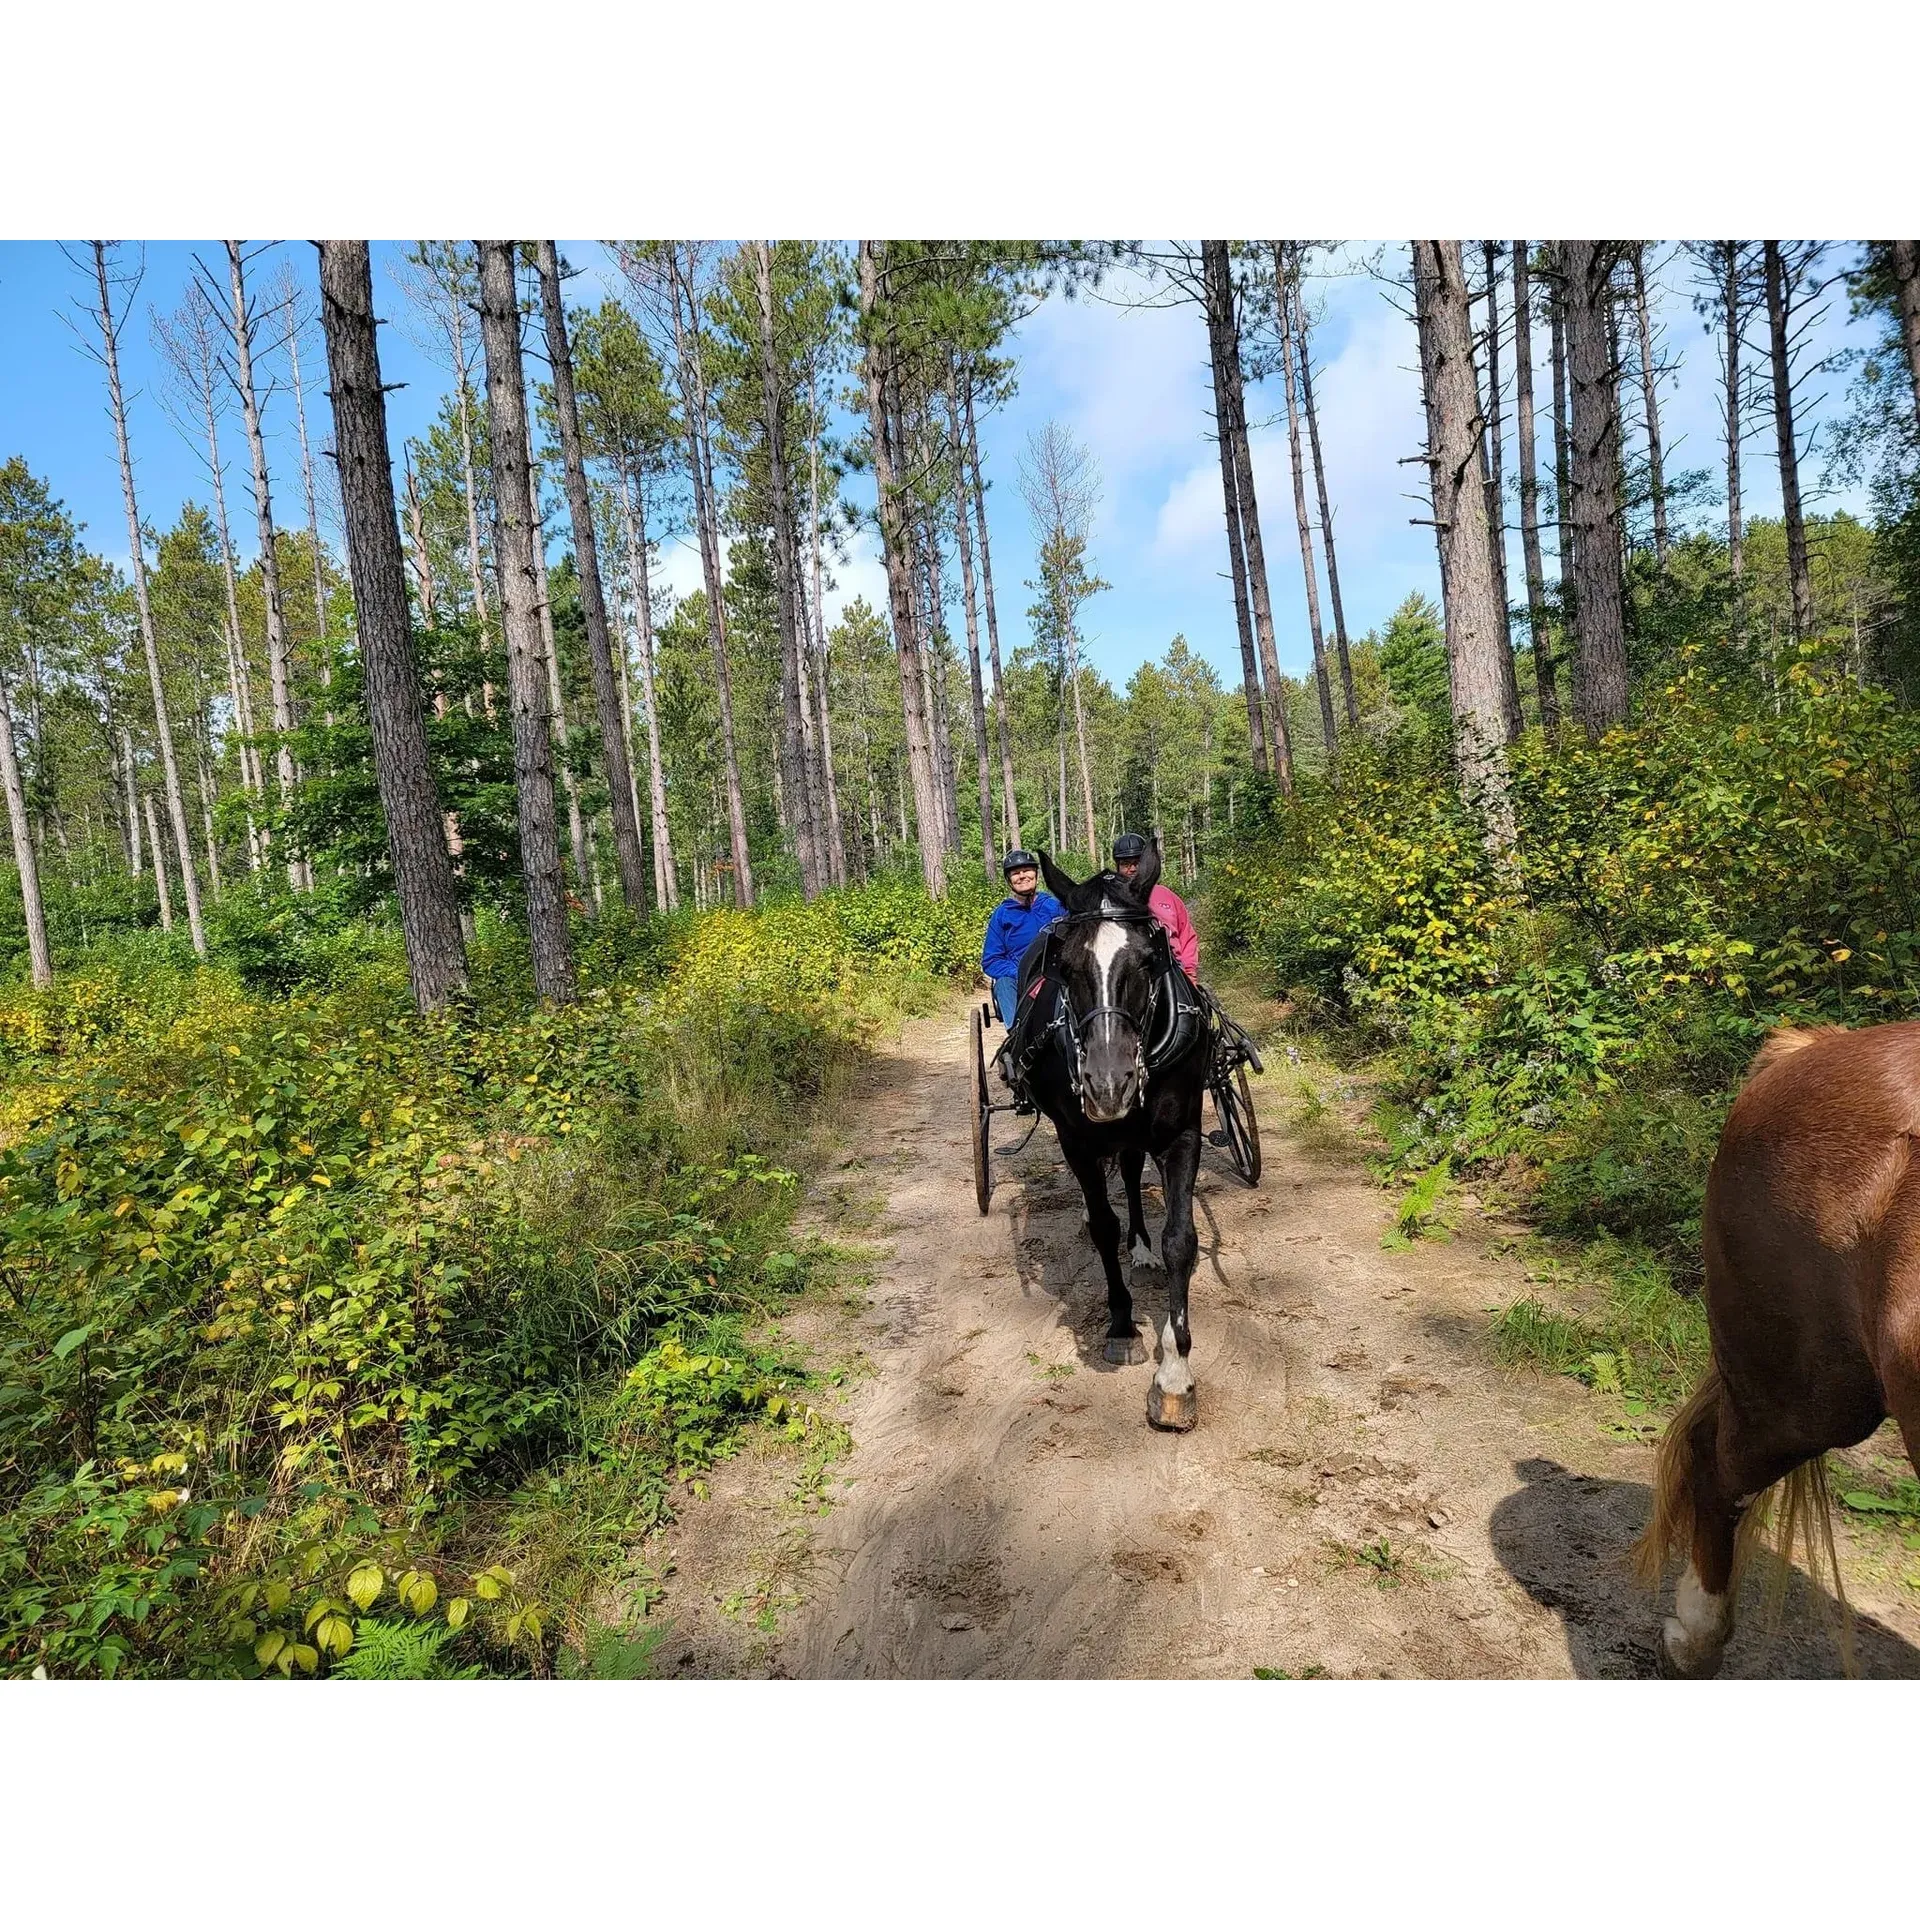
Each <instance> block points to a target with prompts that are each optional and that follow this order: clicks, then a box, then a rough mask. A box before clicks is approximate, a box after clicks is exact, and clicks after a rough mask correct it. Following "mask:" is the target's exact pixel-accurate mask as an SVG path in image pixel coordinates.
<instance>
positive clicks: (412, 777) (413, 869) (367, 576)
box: [319, 240, 467, 1013]
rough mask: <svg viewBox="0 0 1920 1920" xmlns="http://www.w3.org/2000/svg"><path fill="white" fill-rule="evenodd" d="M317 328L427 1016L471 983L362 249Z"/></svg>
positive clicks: (386, 787) (409, 934) (376, 765)
mask: <svg viewBox="0 0 1920 1920" xmlns="http://www.w3.org/2000/svg"><path fill="white" fill-rule="evenodd" d="M319 246H320V322H321V327H322V329H323V331H324V332H325V334H326V341H327V372H328V375H329V387H330V389H331V392H332V395H333V438H334V446H335V449H336V453H337V458H338V461H339V471H340V505H341V510H342V513H343V515H344V518H345V521H346V536H347V570H348V573H349V575H350V576H351V578H352V581H353V607H354V632H355V638H356V644H357V650H358V652H359V656H360V667H361V672H362V674H363V675H364V677H365V680H366V702H367V720H368V724H369V727H370V729H371V731H372V734H373V770H374V778H375V781H376V782H377V783H378V785H379V789H380V810H381V812H382V813H383V814H384V815H385V816H386V822H387V857H388V859H389V860H390V861H391V862H392V865H393V882H394V892H395V893H396V895H397V896H398V898H399V902H400V930H401V934H402V937H403V938H404V940H405V942H406V949H407V974H408V977H409V979H410V980H411V982H412V984H413V998H414V1003H415V1005H417V1006H418V1007H419V1009H420V1010H421V1012H422V1013H430V1012H432V1011H433V1009H434V1008H436V1007H440V1006H444V1005H445V1004H446V1002H447V1000H448V999H449V998H450V997H451V996H453V995H455V994H458V993H464V992H465V991H466V986H467V956H466V948H465V946H464V944H463V943H462V941H461V938H460V906H459V895H458V892H457V890H456V887H455V884H454V872H453V861H452V858H451V856H450V855H449V853H448V850H447V831H446V821H447V816H446V815H445V813H444V811H443V809H442V808H441V805H440V800H439V796H438V795H437V794H436V793H435V791H434V781H433V764H432V761H431V759H430V757H429V755H428V751H427V723H426V716H425V714H424V712H423V711H422V706H421V693H420V677H419V672H418V670H417V667H416V665H415V662H414V654H413V623H412V620H411V619H410V618H409V615H408V609H407V580H406V566H405V562H404V560H403V559H402V557H401V552H400V528H399V524H398V522H397V521H396V520H395V518H394V511H393V462H392V457H391V455H390V453H389V451H388V446H387V399H386V389H385V387H384V386H383V385H382V383H381V379H380V351H379V345H378V341H377V339H376V336H375V332H374V327H375V321H374V314H373V268H372V265H371V262H370V258H369V253H368V247H367V243H366V241H364V240H323V241H321V242H320V243H319Z"/></svg>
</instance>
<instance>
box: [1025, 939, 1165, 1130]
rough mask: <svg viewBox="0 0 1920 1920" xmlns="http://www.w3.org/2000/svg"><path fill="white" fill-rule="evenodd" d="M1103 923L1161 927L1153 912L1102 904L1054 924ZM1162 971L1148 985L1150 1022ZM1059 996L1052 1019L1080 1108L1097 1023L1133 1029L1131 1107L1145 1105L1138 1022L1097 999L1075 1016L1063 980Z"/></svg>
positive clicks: (1142, 1042)
mask: <svg viewBox="0 0 1920 1920" xmlns="http://www.w3.org/2000/svg"><path fill="white" fill-rule="evenodd" d="M1102 921H1119V922H1120V923H1122V924H1123V925H1128V926H1147V927H1151V928H1155V929H1159V927H1160V923H1159V921H1158V920H1156V919H1155V918H1154V917H1153V915H1152V913H1150V912H1149V911H1148V910H1147V909H1146V908H1145V907H1120V906H1113V905H1110V904H1104V903H1103V904H1102V905H1101V906H1100V907H1099V908H1098V909H1097V910H1096V911H1094V912H1091V913H1069V914H1063V915H1061V917H1060V918H1059V920H1057V921H1056V922H1055V923H1054V924H1055V925H1056V926H1061V927H1073V926H1094V925H1098V924H1099V923H1100V922H1102ZM1164 944H1165V938H1164V932H1163V933H1162V945H1164ZM1168 959H1169V961H1170V959H1171V949H1169V951H1168ZM1165 972H1166V968H1165V967H1164V966H1163V967H1161V968H1160V969H1159V970H1158V971H1156V973H1155V974H1154V977H1153V979H1152V980H1151V981H1150V982H1149V983H1148V987H1147V1016H1148V1018H1149V1019H1151V1018H1152V1016H1153V1008H1154V1005H1155V1003H1156V1002H1157V1000H1158V999H1159V995H1160V983H1161V980H1162V978H1163V977H1164V975H1165ZM1059 996H1060V1003H1059V1010H1058V1012H1057V1013H1056V1014H1055V1016H1054V1018H1055V1021H1056V1023H1057V1024H1058V1026H1059V1028H1060V1030H1061V1032H1062V1033H1063V1034H1064V1035H1065V1037H1066V1042H1067V1084H1068V1086H1069V1087H1070V1088H1071V1089H1072V1092H1073V1097H1074V1098H1075V1099H1076V1100H1078V1101H1079V1102H1080V1103H1081V1104H1082V1105H1083V1106H1084V1105H1085V1103H1086V1095H1085V1093H1084V1091H1083V1087H1082V1082H1083V1076H1084V1072H1085V1049H1086V1042H1087V1033H1088V1030H1089V1029H1090V1028H1091V1027H1092V1025H1093V1023H1094V1022H1095V1021H1096V1020H1103V1019H1104V1020H1124V1021H1125V1022H1126V1023H1127V1025H1128V1026H1130V1027H1131V1028H1132V1029H1133V1034H1134V1038H1135V1039H1136V1040H1138V1041H1139V1043H1140V1073H1139V1077H1138V1079H1137V1081H1136V1083H1135V1090H1134V1097H1133V1104H1134V1105H1135V1106H1136V1107H1143V1106H1145V1105H1146V1103H1147V1075H1148V1067H1147V1036H1146V1033H1145V1031H1144V1029H1143V1028H1142V1027H1141V1025H1140V1022H1139V1021H1138V1020H1136V1019H1135V1018H1134V1017H1133V1015H1132V1014H1131V1013H1129V1012H1128V1011H1127V1009H1126V1008H1125V1007H1123V1006H1121V1005H1120V1003H1119V1002H1118V1001H1116V1000H1096V1001H1095V1002H1094V1004H1093V1005H1092V1006H1091V1007H1089V1008H1088V1009H1087V1011H1086V1012H1085V1013H1083V1014H1080V1015H1078V1016H1075V1015H1074V1012H1073V1001H1072V996H1071V995H1070V994H1069V993H1068V992H1067V983H1066V981H1065V980H1062V981H1061V982H1060V986H1059Z"/></svg>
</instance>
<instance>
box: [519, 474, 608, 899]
mask: <svg viewBox="0 0 1920 1920" xmlns="http://www.w3.org/2000/svg"><path fill="white" fill-rule="evenodd" d="M527 491H528V494H529V496H530V498H531V500H532V502H533V575H534V582H535V585H536V587H537V589H538V592H539V596H540V603H539V604H540V660H541V666H542V668H543V669H544V670H545V673H546V676H547V713H548V717H549V719H550V721H551V724H552V727H553V757H554V759H555V760H556V761H558V763H559V766H560V784H561V785H562V787H564V788H565V789H566V795H567V843H568V845H569V847H570V848H571V849H572V853H573V877H574V880H575V882H576V883H577V885H578V886H579V889H580V899H581V902H582V904H583V905H584V904H585V902H586V899H587V897H588V895H590V894H591V893H592V892H593V862H592V860H591V858H590V857H589V855H588V852H587V823H586V817H585V816H584V815H583V814H582V813H581V811H580V782H579V779H578V777H577V776H576V775H575V773H574V771H573V735H572V729H571V728H570V727H569V726H568V724H567V695H566V688H565V687H564V685H563V684H562V683H561V679H560V642H559V638H558V636H557V635H556V634H555V632H554V630H553V594H552V590H551V586H550V583H549V581H548V577H547V511H546V503H545V502H544V501H543V500H542V499H541V497H540V462H539V460H538V459H536V458H534V457H533V456H532V455H531V454H529V457H528V460H527Z"/></svg>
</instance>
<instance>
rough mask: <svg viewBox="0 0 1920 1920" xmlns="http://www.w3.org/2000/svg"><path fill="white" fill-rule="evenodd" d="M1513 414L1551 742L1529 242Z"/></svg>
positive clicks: (1555, 729) (1554, 734)
mask: <svg viewBox="0 0 1920 1920" xmlns="http://www.w3.org/2000/svg"><path fill="white" fill-rule="evenodd" d="M1513 409H1514V416H1515V426H1516V429H1517V431H1518V434H1519V441H1520V444H1519V449H1518V451H1519V457H1520V550H1521V553H1522V554H1523V555H1524V557H1525V561H1526V569H1527V632H1528V634H1529V635H1530V636H1531V638H1532V640H1533V685H1534V692H1535V694H1536V695H1537V696H1538V698H1539V702H1540V724H1541V725H1542V726H1543V727H1544V728H1545V729H1546V732H1547V738H1548V739H1549V740H1553V739H1556V738H1558V736H1559V732H1560V694H1559V690H1558V689H1557V688H1556V687H1555V685H1554V681H1553V649H1552V648H1551V646H1550V645H1549V644H1548V641H1547V576H1546V568H1545V567H1544V565H1543V564H1542V563H1541V559H1540V461H1539V455H1538V450H1537V449H1536V448H1535V445H1534V437H1533V293H1532V282H1531V279H1530V269H1529V266H1528V261H1527V243H1526V241H1524V240H1516V241H1514V243H1513Z"/></svg>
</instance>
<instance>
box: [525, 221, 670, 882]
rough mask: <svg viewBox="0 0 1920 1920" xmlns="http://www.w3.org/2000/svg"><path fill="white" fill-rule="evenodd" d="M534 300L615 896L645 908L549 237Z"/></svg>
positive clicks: (642, 858)
mask: <svg viewBox="0 0 1920 1920" xmlns="http://www.w3.org/2000/svg"><path fill="white" fill-rule="evenodd" d="M539 271H540V301H541V307H542V311H543V317H544V319H545V323H546V335H547V363H548V365H549V367H550V368H551V369H552V372H553V410H554V417H555V419H556V421H557V422H558V425H559V429H560V462H561V471H562V474H563V476H564V478H565V481H566V492H567V509H568V512H569V513H570V515H571V516H572V520H573V554H574V564H575V566H576V567H577V568H578V569H579V574H580V605H581V611H582V613H583V614H584V615H585V616H586V627H587V659H588V664H589V666H590V667H591V669H592V674H593V701H594V706H595V709H596V710H597V712H598V715H599V719H600V752H601V757H602V760H603V762H604V764H605V766H606V770H607V811H608V813H609V814H610V815H611V816H612V820H613V851H614V861H615V864H616V865H617V867H618V868H619V873H620V893H621V897H622V898H623V899H624V900H625V901H626V903H627V907H628V909H629V911H631V912H634V913H639V912H642V911H643V910H644V909H645V907H646V900H647V882H646V855H645V853H644V852H643V850H642V848H641V845H640V823H639V821H638V820H637V819H636V818H635V816H634V806H633V778H632V774H631V771H630V769H629V768H628V765H627V741H626V730H625V728H624V726H623V725H622V722H621V717H620V686H619V683H618V682H617V681H616V680H615V678H614V673H613V639H612V633H611V630H610V628H609V626H608V623H607V602H606V595H605V593H604V591H603V590H602V588H601V584H600V549H599V543H598V541H597V540H596V538H595V536H594V527H593V506H592V502H591V501H590V500H589V498H588V495H587V464H586V456H585V454H584V452H583V451H582V448H581V442H580V414H579V408H578V404H577V402H576V400H575V398H574V390H573V350H572V347H571V345H570V343H569V341H568V339H567V315H566V307H565V305H564V303H563V302H562V300H561V295H560V255H559V250H558V249H557V248H556V247H555V246H554V243H553V242H552V241H551V240H542V241H541V242H540V243H539Z"/></svg>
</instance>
